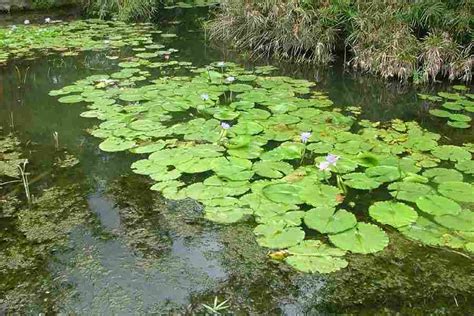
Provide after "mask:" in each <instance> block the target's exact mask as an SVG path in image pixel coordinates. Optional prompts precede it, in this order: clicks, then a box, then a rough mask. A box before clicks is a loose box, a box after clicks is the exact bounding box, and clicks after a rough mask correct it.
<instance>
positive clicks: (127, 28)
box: [0, 19, 160, 65]
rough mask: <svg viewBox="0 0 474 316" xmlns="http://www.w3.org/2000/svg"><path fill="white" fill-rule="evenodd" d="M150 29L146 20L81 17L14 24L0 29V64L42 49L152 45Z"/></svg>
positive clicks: (63, 50) (74, 50) (75, 50)
mask: <svg viewBox="0 0 474 316" xmlns="http://www.w3.org/2000/svg"><path fill="white" fill-rule="evenodd" d="M153 32H160V31H154V30H152V29H151V26H150V25H148V24H145V23H141V24H126V23H124V22H119V21H102V20H92V19H91V20H81V21H73V22H61V23H54V24H50V23H45V24H41V25H33V24H30V23H25V24H24V25H18V26H17V25H12V26H5V27H1V28H0V65H1V64H5V63H6V62H7V61H8V59H9V58H17V57H22V58H34V57H35V53H36V52H38V51H40V52H44V51H48V52H50V51H54V52H60V53H61V54H62V55H63V56H71V55H77V54H78V52H80V51H89V50H101V49H114V48H117V49H118V48H122V47H124V46H138V45H144V44H152V43H153V41H152V33H153Z"/></svg>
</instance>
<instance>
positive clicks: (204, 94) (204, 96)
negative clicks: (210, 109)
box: [201, 93, 209, 101]
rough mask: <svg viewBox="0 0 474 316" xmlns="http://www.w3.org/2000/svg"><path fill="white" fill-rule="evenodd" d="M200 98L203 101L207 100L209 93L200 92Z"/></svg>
mask: <svg viewBox="0 0 474 316" xmlns="http://www.w3.org/2000/svg"><path fill="white" fill-rule="evenodd" d="M201 99H202V100H203V101H207V100H209V94H207V93H203V94H201Z"/></svg>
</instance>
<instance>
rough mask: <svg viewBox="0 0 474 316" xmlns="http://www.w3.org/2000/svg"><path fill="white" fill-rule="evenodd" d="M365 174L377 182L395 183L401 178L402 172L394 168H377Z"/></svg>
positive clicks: (366, 171) (370, 169)
mask: <svg viewBox="0 0 474 316" xmlns="http://www.w3.org/2000/svg"><path fill="white" fill-rule="evenodd" d="M365 174H366V175H367V176H368V177H370V178H372V179H373V180H374V181H376V182H380V183H382V182H393V181H396V180H398V179H400V177H401V173H400V170H399V169H398V168H397V167H394V166H375V167H370V168H367V169H366V170H365Z"/></svg>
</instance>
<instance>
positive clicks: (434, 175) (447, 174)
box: [423, 168, 463, 183]
mask: <svg viewBox="0 0 474 316" xmlns="http://www.w3.org/2000/svg"><path fill="white" fill-rule="evenodd" d="M423 176H425V177H427V178H430V179H431V180H432V181H433V182H436V183H443V182H446V181H462V180H463V176H462V174H461V173H460V172H458V171H456V170H454V169H446V168H432V169H428V170H425V171H424V172H423Z"/></svg>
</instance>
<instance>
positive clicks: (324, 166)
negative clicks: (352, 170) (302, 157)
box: [318, 161, 331, 171]
mask: <svg viewBox="0 0 474 316" xmlns="http://www.w3.org/2000/svg"><path fill="white" fill-rule="evenodd" d="M330 166H331V164H330V163H329V162H327V161H323V162H321V163H320V164H319V166H318V167H319V170H321V171H326V170H328V169H329V167H330Z"/></svg>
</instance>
